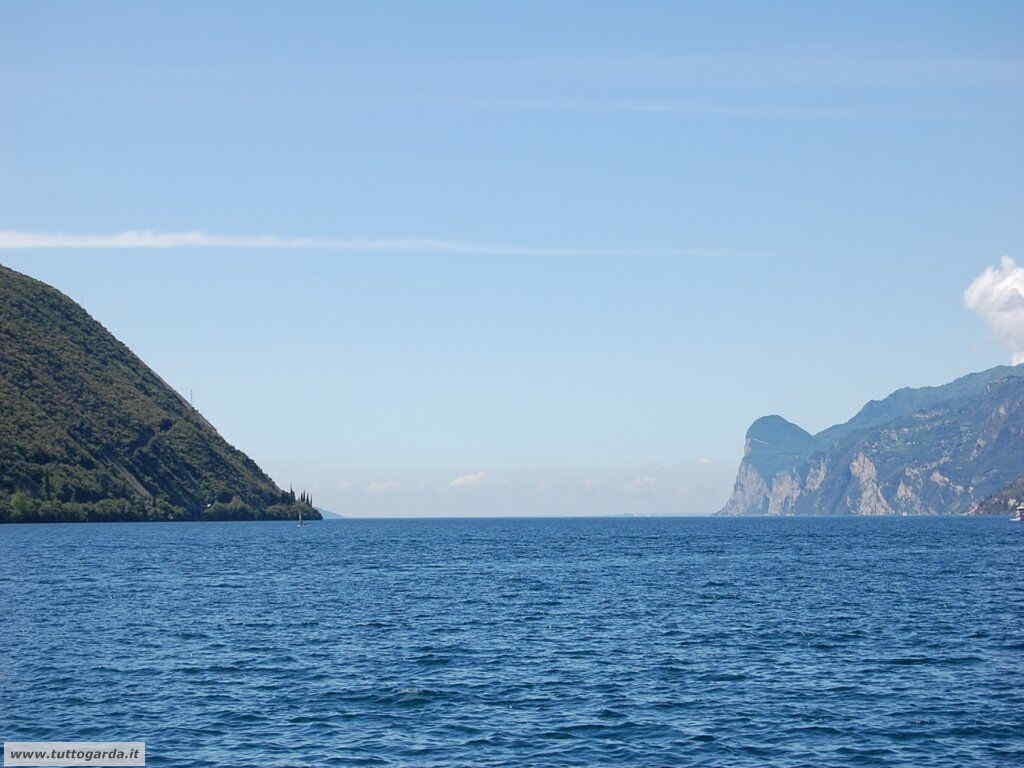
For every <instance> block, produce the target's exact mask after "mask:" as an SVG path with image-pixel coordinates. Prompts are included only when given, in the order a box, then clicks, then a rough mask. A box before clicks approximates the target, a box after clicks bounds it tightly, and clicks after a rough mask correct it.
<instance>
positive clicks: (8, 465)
mask: <svg viewBox="0 0 1024 768" xmlns="http://www.w3.org/2000/svg"><path fill="white" fill-rule="evenodd" d="M300 505H301V506H302V508H303V517H306V518H309V519H319V517H320V515H319V513H317V512H316V511H315V510H314V509H312V507H311V506H310V505H309V502H308V496H307V495H306V494H303V500H299V501H296V499H295V495H294V493H286V492H284V491H282V490H281V489H280V488H278V487H277V486H276V485H275V484H274V482H273V481H272V480H271V479H270V478H269V477H267V475H265V474H264V473H263V472H262V471H261V470H260V468H259V467H258V466H257V465H256V464H255V462H253V461H252V460H251V459H250V458H249V457H248V456H246V455H245V454H244V453H242V452H241V451H239V450H237V449H235V448H234V447H232V446H231V445H229V444H228V443H227V442H226V441H225V440H224V439H223V438H222V437H221V436H220V435H219V434H218V433H217V431H216V430H215V429H214V428H213V427H212V426H211V425H210V423H209V422H207V421H206V419H204V418H203V417H202V416H201V415H200V414H199V412H198V411H196V410H195V409H193V408H192V407H191V406H190V405H189V404H188V402H187V401H185V399H184V398H182V397H181V396H180V395H179V394H178V393H176V392H175V391H174V390H172V389H171V388H170V387H169V386H168V385H167V384H166V383H165V382H164V381H163V380H162V379H161V378H160V377H159V376H157V375H156V374H155V373H154V372H153V371H152V370H151V369H150V368H149V367H147V366H146V365H145V363H143V362H142V361H141V360H139V358H137V357H136V356H135V355H134V354H133V353H132V352H131V350H129V349H128V348H127V347H125V346H124V345H123V344H121V343H120V342H119V341H118V340H117V339H115V338H114V337H113V336H112V335H111V334H110V333H109V332H107V330H106V329H104V328H103V326H101V325H100V324H99V323H97V322H96V321H95V320H93V319H92V318H91V317H90V316H89V315H88V314H87V313H86V312H85V310H83V309H82V308H81V307H79V306H78V305H77V304H75V302H73V301H72V300H71V299H69V298H67V297H66V296H64V295H63V294H61V293H60V292H59V291H57V290H55V289H54V288H51V287H50V286H48V285H46V284H44V283H41V282H39V281H37V280H33V279H31V278H29V277H26V276H25V275H21V274H19V273H17V272H14V271H13V270H10V269H7V268H5V267H0V522H57V521H81V522H94V521H115V520H121V521H124V520H199V519H217V520H253V519H264V518H266V519H290V518H294V517H297V516H298V508H299V506H300ZM306 507H309V508H308V509H306ZM271 510H274V512H273V513H271Z"/></svg>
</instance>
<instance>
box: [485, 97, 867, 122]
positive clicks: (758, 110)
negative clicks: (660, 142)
mask: <svg viewBox="0 0 1024 768" xmlns="http://www.w3.org/2000/svg"><path fill="white" fill-rule="evenodd" d="M479 106H481V107H485V108H491V109H499V110H510V111H516V112H519V111H522V112H627V113H628V112H632V113H639V114H643V113H647V114H652V115H657V114H684V115H710V116H714V117H727V118H736V119H752V120H823V119H824V120H830V119H831V120H845V119H850V118H854V117H858V116H859V113H858V111H857V110H856V109H852V108H837V107H816V106H798V105H794V106H782V105H761V104H715V103H702V102H692V101H674V100H660V101H651V100H645V99H617V100H602V99H589V100H588V99H492V100H488V101H481V102H479Z"/></svg>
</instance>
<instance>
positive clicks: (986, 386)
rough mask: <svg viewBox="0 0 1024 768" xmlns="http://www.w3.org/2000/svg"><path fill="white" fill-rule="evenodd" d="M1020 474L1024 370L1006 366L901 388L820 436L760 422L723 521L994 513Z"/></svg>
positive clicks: (750, 434)
mask: <svg viewBox="0 0 1024 768" xmlns="http://www.w3.org/2000/svg"><path fill="white" fill-rule="evenodd" d="M1022 475H1024V366H998V367H996V368H992V369H990V370H987V371H983V372H980V373H972V374H969V375H967V376H963V377H961V378H959V379H956V380H955V381H952V382H950V383H948V384H945V385H942V386H937V387H922V388H918V389H910V388H905V389H900V390H897V391H896V392H893V393H892V394H891V395H889V396H888V397H886V398H885V399H883V400H872V401H871V402H869V403H867V404H866V405H865V406H864V407H863V408H862V409H861V410H860V411H859V412H858V413H857V414H856V415H855V416H854V417H853V418H852V419H850V420H849V421H847V422H845V423H843V424H837V425H835V426H832V427H829V428H828V429H825V430H822V431H821V432H819V433H818V434H817V435H811V434H810V433H808V432H806V431H805V430H803V429H801V428H800V427H798V426H797V425H795V424H792V423H790V422H788V421H786V420H785V419H783V418H782V417H781V416H768V417H763V418H761V419H758V420H757V421H755V422H754V423H753V424H752V425H751V427H750V429H748V430H747V439H746V446H745V450H744V458H743V461H742V462H741V463H740V468H739V472H738V473H737V478H736V483H735V485H734V488H733V494H732V496H731V498H730V499H729V501H728V502H727V503H726V505H725V507H724V508H723V509H722V510H721V511H720V512H719V513H718V514H720V515H850V514H853V515H910V514H914V515H935V514H965V513H972V514H986V513H992V514H995V513H996V512H995V511H991V512H990V509H991V505H988V506H986V505H984V504H981V503H980V502H982V501H983V500H985V499H987V498H988V497H990V496H992V495H993V494H997V493H999V492H1000V491H1002V490H1003V489H1004V488H1006V487H1007V486H1008V485H1009V484H1010V483H1011V482H1013V481H1014V480H1016V479H1017V478H1018V477H1020V476H1022ZM1000 513H1001V510H1000Z"/></svg>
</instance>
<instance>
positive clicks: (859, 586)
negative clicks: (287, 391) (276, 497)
mask: <svg viewBox="0 0 1024 768" xmlns="http://www.w3.org/2000/svg"><path fill="white" fill-rule="evenodd" d="M1022 552H1024V525H1015V524H1012V523H1009V522H1008V521H1006V520H989V519H973V520H968V519H953V518H938V519H935V518H914V519H860V518H835V519H706V518H703V519H685V518H678V519H647V518H638V519H628V518H627V519H547V520H528V519H519V520H510V519H502V520H419V521H414V520H391V521H360V520H345V521H332V522H323V523H316V524H311V525H307V526H305V527H302V528H299V527H298V526H295V525H294V524H286V523H201V524H170V523H164V524H149V525H146V524H134V525H133V524H112V525H97V524H94V525H36V526H3V527H0V608H2V611H3V616H2V625H0V738H4V739H8V740H92V741H100V740H123V741H129V740H131V741H136V740H138V741H145V742H146V743H147V751H148V758H149V759H148V765H151V766H235V767H238V766H261V767H262V766H359V765H365V766H587V767H588V768H589V767H593V766H671V767H672V768H678V767H679V766H728V767H731V766H758V767H760V766H780V767H783V768H786V767H789V766H808V767H812V766H813V767H814V768H819V767H820V766H906V767H907V768H910V767H913V768H919V767H921V766H957V767H958V768H959V767H960V766H989V765H991V766H1002V765H1007V766H1020V765H1024V591H1022V584H1021V572H1022V568H1024V555H1022Z"/></svg>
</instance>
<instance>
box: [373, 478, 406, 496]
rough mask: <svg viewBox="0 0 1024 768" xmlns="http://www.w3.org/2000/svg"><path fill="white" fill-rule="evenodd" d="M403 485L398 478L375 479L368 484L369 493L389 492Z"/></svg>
mask: <svg viewBox="0 0 1024 768" xmlns="http://www.w3.org/2000/svg"><path fill="white" fill-rule="evenodd" d="M401 487H402V484H401V483H400V482H398V481H397V480H375V481H374V482H372V483H370V484H369V485H367V486H366V492H367V493H389V492H390V491H397V490H398V489H399V488H401Z"/></svg>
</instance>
